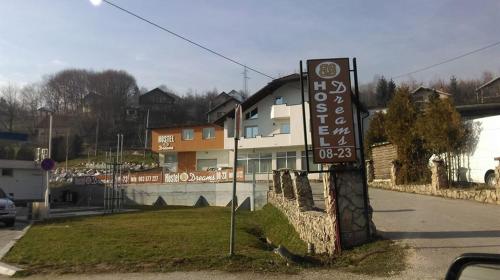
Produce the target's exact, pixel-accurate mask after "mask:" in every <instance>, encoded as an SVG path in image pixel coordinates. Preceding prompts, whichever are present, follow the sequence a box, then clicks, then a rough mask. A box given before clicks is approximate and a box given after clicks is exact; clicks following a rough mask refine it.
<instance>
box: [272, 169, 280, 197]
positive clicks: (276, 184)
mask: <svg viewBox="0 0 500 280" xmlns="http://www.w3.org/2000/svg"><path fill="white" fill-rule="evenodd" d="M273 191H274V193H281V179H280V171H279V170H273Z"/></svg>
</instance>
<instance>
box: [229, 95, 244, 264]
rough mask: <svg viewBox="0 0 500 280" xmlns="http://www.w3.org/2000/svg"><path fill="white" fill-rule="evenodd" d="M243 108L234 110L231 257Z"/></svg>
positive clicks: (237, 107)
mask: <svg viewBox="0 0 500 280" xmlns="http://www.w3.org/2000/svg"><path fill="white" fill-rule="evenodd" d="M241 122H242V108H241V106H240V105H239V104H238V105H236V108H235V109H234V159H233V192H232V194H233V195H232V199H231V232H230V235H229V256H233V255H234V243H235V242H234V239H235V227H236V219H235V218H236V181H237V180H236V176H237V174H238V173H237V170H236V166H237V165H238V140H239V139H240V130H241V126H242V123H241Z"/></svg>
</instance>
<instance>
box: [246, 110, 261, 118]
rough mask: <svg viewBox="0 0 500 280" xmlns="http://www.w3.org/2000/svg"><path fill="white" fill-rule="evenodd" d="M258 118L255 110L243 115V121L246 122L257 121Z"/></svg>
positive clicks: (257, 112)
mask: <svg viewBox="0 0 500 280" xmlns="http://www.w3.org/2000/svg"><path fill="white" fill-rule="evenodd" d="M258 117H259V111H258V110H257V108H255V109H253V110H252V111H250V112H248V113H246V114H245V119H247V120H253V119H257V118H258Z"/></svg>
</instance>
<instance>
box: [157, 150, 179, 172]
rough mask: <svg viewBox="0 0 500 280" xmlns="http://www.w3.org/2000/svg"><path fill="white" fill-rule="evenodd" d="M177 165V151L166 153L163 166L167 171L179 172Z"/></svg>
mask: <svg viewBox="0 0 500 280" xmlns="http://www.w3.org/2000/svg"><path fill="white" fill-rule="evenodd" d="M160 155H161V154H160ZM177 166H178V161H177V153H166V154H165V156H164V162H163V167H164V168H165V171H167V172H177Z"/></svg>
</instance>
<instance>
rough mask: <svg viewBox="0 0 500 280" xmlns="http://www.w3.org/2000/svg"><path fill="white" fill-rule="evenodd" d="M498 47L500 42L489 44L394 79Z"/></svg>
mask: <svg viewBox="0 0 500 280" xmlns="http://www.w3.org/2000/svg"><path fill="white" fill-rule="evenodd" d="M498 45H500V41H498V42H495V43H493V44H489V45H487V46H484V47H481V48H478V49H475V50H472V51H469V52H466V53H464V54H461V55H458V56H455V57H452V58H448V59H446V60H443V61H441V62H438V63H435V64H432V65H429V66H426V67H423V68H420V69H417V70H414V71H411V72H408V73H405V74H400V75H396V76H393V77H392V79H394V80H395V79H398V78H401V77H405V76H408V75H412V74H415V73H419V72H422V71H425V70H429V69H431V68H434V67H436V66H439V65H443V64H445V63H448V62H452V61H454V60H457V59H460V58H462V57H466V56H468V55H471V54H474V53H477V52H480V51H484V50H486V49H489V48H493V47H495V46H498Z"/></svg>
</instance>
